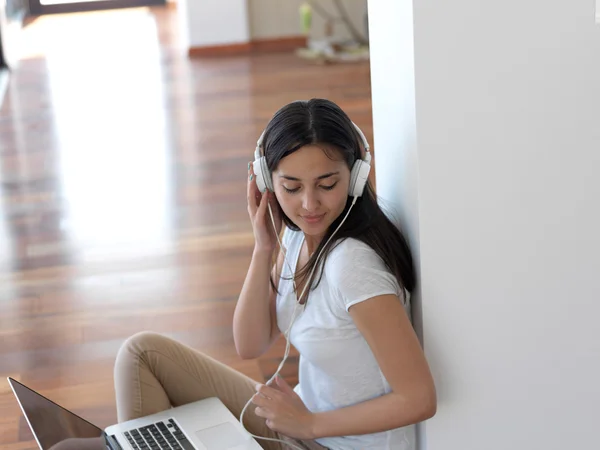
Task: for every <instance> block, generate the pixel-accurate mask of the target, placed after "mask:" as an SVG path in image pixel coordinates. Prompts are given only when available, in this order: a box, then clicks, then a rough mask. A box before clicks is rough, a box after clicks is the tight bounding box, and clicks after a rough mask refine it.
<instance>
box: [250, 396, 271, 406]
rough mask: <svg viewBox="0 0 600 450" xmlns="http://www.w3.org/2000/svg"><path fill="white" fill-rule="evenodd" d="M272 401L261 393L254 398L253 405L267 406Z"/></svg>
mask: <svg viewBox="0 0 600 450" xmlns="http://www.w3.org/2000/svg"><path fill="white" fill-rule="evenodd" d="M269 401H270V399H269V398H268V397H265V396H264V395H263V394H261V393H256V394H254V395H253V396H252V403H254V404H255V405H256V406H267V404H268V402H269Z"/></svg>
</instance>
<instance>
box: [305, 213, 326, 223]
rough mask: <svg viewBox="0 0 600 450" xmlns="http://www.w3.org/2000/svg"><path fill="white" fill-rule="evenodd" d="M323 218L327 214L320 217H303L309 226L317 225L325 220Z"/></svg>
mask: <svg viewBox="0 0 600 450" xmlns="http://www.w3.org/2000/svg"><path fill="white" fill-rule="evenodd" d="M323 217H325V214H321V215H319V216H302V220H304V221H305V222H306V223H309V224H315V223H319V222H320V221H321V220H323Z"/></svg>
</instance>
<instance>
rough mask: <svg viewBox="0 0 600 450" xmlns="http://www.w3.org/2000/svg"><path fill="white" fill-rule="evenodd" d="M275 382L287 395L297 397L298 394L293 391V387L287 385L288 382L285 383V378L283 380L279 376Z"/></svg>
mask: <svg viewBox="0 0 600 450" xmlns="http://www.w3.org/2000/svg"><path fill="white" fill-rule="evenodd" d="M275 382H276V383H277V386H278V387H279V388H280V389H281V390H282V391H283V392H285V393H287V394H290V395H295V394H296V393H295V392H294V390H293V389H292V387H291V386H290V385H289V384H288V383H287V381H285V380H284V379H283V378H281V377H280V376H279V375H277V377H275Z"/></svg>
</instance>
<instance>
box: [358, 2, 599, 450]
mask: <svg viewBox="0 0 600 450" xmlns="http://www.w3.org/2000/svg"><path fill="white" fill-rule="evenodd" d="M412 3H413V2H411V1H410V0H387V1H386V0H377V1H373V0H372V1H371V2H370V4H369V12H370V14H371V18H370V28H371V32H372V34H371V40H372V41H371V42H372V62H371V64H372V73H373V109H374V133H375V146H374V147H375V154H376V157H377V166H376V167H377V171H378V176H377V181H378V191H379V192H380V194H382V195H383V196H384V197H386V198H396V203H397V204H398V205H401V206H402V210H403V214H402V215H404V217H405V219H404V220H405V222H407V223H409V224H410V227H414V226H418V230H416V231H415V230H411V233H410V234H411V237H412V239H418V242H415V241H413V246H414V247H415V248H419V259H420V265H421V267H420V271H421V290H422V304H423V326H424V340H425V347H426V353H427V356H428V359H429V361H430V364H431V366H432V369H433V371H434V376H435V379H436V385H437V388H438V394H439V408H438V413H437V415H436V416H435V417H434V418H433V419H431V420H430V421H428V423H427V428H426V437H427V443H426V448H427V449H429V450H454V449H456V450H458V449H460V450H471V449H472V450H481V449H485V450H500V449H502V450H504V449H507V448H510V449H524V450H525V449H527V450H530V449H531V450H533V449H535V450H537V449H544V450H559V449H560V450H563V449H565V448H569V449H571V448H572V449H586V450H587V449H596V448H599V447H598V446H599V445H600V444H599V442H600V438H599V437H598V433H597V424H598V418H599V417H600V416H599V414H598V405H600V383H599V382H598V380H600V326H598V321H599V319H598V318H599V317H600V281H599V280H598V275H600V233H599V232H598V230H600V176H599V175H600V119H599V118H600V83H598V80H600V27H598V26H597V25H596V24H595V23H594V22H595V20H594V15H595V11H594V1H593V0H587V1H580V2H548V1H546V0H530V1H528V2H523V1H522V0H506V1H504V2H501V3H498V2H478V1H473V0H471V1H468V0H456V1H454V2H445V1H442V0H430V1H429V2H414V7H415V10H414V21H413V24H414V58H415V84H416V101H415V111H416V114H415V116H416V125H417V127H416V130H417V132H416V137H415V132H414V127H413V125H412V121H413V112H412V108H413V107H412V104H411V98H412V92H411V90H412V86H411V83H410V81H409V78H410V77H409V76H408V75H406V71H407V70H410V58H411V55H410V54H409V51H408V50H407V49H406V47H407V45H408V41H404V39H405V38H406V35H404V36H401V34H403V33H406V34H409V30H408V29H407V28H406V23H407V21H409V20H410V19H409V15H410V11H411V7H412ZM392 14H394V15H395V20H393V19H392V18H390V17H389V15H392ZM397 28H404V32H403V33H400V32H398V30H397ZM375 29H377V31H375ZM386 34H387V36H388V37H389V39H386V38H385V35H386ZM378 35H379V38H377V41H376V42H374V41H373V39H374V38H375V37H377V36H378ZM409 38H410V36H409ZM384 55H387V57H386V56H384ZM390 58H391V59H390ZM384 74H386V77H388V78H390V79H396V80H400V81H399V86H398V87H397V88H396V89H390V88H389V86H390V84H389V83H388V84H386V83H385V82H384V81H385V78H384ZM398 103H401V104H402V106H399V105H398ZM415 142H416V144H415ZM415 148H416V150H415ZM415 154H416V155H417V159H418V163H417V162H415ZM388 163H389V164H390V165H392V164H393V165H394V168H395V170H396V171H397V173H399V176H398V178H400V176H407V175H406V172H407V171H408V170H410V168H414V167H417V168H418V174H412V175H410V176H407V179H406V180H403V181H398V182H394V181H393V180H392V178H393V174H388V175H382V173H381V172H383V173H385V170H386V169H385V167H386V166H387V165H388ZM380 170H381V172H380ZM415 196H417V197H418V211H419V217H418V220H417V219H416V218H414V217H408V215H409V214H414V209H415V208H414V201H415V200H414V199H415Z"/></svg>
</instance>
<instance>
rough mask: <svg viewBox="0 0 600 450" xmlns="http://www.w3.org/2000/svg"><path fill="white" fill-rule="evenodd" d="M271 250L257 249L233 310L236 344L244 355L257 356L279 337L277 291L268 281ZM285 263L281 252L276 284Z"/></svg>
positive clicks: (247, 356) (246, 356) (250, 357)
mask: <svg viewBox="0 0 600 450" xmlns="http://www.w3.org/2000/svg"><path fill="white" fill-rule="evenodd" d="M271 257H272V252H270V251H261V250H260V249H256V248H255V249H254V252H253V254H252V261H251V262H250V268H249V269H248V274H247V275H246V280H245V281H244V286H243V287H242V292H241V293H240V297H239V299H238V302H237V305H236V307H235V311H234V314H233V337H234V341H235V348H236V350H237V352H238V355H240V357H241V358H243V359H252V358H257V357H259V356H260V355H262V354H263V353H264V352H266V351H267V350H268V349H269V347H270V346H271V345H272V344H273V342H275V340H276V339H277V338H278V337H279V334H280V332H279V328H278V327H277V314H276V310H275V300H276V298H277V292H276V291H275V290H274V289H273V287H272V286H271V283H270V281H269V268H270V266H271ZM282 265H283V253H282V252H279V255H278V257H277V264H274V265H273V268H272V270H271V275H272V276H273V279H274V281H275V285H277V284H278V282H279V275H278V274H280V273H281V267H282Z"/></svg>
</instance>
